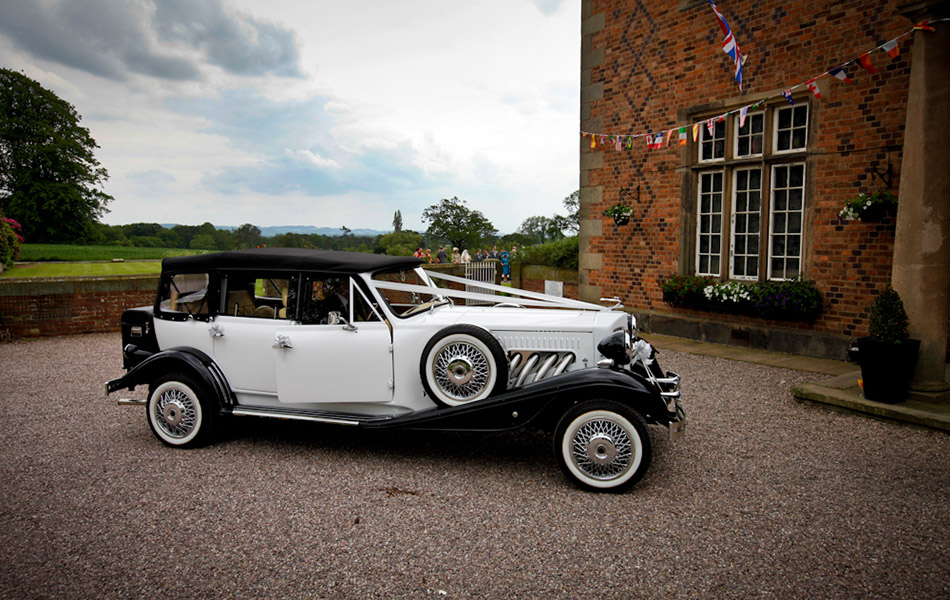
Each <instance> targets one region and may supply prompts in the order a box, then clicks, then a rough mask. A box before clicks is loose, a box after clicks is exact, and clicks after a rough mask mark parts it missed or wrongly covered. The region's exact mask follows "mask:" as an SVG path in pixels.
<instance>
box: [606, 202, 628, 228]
mask: <svg viewBox="0 0 950 600" xmlns="http://www.w3.org/2000/svg"><path fill="white" fill-rule="evenodd" d="M632 214H633V208H631V207H630V206H627V205H626V204H619V203H618V204H614V205H613V206H611V207H610V208H608V209H607V210H605V211H604V216H605V217H610V218H612V219H613V220H614V224H615V225H618V226H621V225H626V224H627V223H629V222H630V215H632Z"/></svg>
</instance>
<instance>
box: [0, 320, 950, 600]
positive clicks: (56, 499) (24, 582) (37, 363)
mask: <svg viewBox="0 0 950 600" xmlns="http://www.w3.org/2000/svg"><path fill="white" fill-rule="evenodd" d="M119 347H120V339H119V336H118V335H112V334H108V335H85V336H75V337H68V338H53V339H41V340H36V341H26V342H18V343H8V344H0V424H2V429H0V458H2V460H0V492H2V499H3V503H2V505H0V565H2V568H0V598H199V597H202V598H203V597H207V598H231V597H233V598H242V599H243V598H311V597H313V598H426V597H435V598H442V597H445V598H509V597H517V598H576V597H581V596H589V597H597V598H638V597H643V598H671V597H673V598H714V597H715V598H753V597H765V598H841V597H850V598H863V597H888V598H947V597H948V596H950V501H948V490H950V436H947V435H946V434H943V433H937V432H932V431H927V430H922V429H916V428H911V427H908V426H903V425H895V424H891V423H884V422H878V421H874V420H870V419H868V418H865V417H860V416H855V415H849V414H841V413H836V412H831V411H829V410H827V409H824V408H818V407H812V406H807V405H802V404H799V403H797V402H796V401H795V400H793V398H792V396H791V394H790V393H789V388H790V387H791V385H792V384H794V383H798V382H801V381H804V380H809V379H816V378H818V376H815V375H809V374H805V373H799V372H795V371H788V370H783V369H777V368H770V367H762V366H756V365H750V364H747V363H738V362H731V361H726V360H722V359H715V358H708V357H703V356H694V355H688V354H677V353H674V352H665V353H664V354H663V355H662V357H661V359H662V361H663V364H664V366H666V367H667V368H670V369H673V370H676V371H678V372H679V373H680V374H681V375H683V380H684V383H683V394H684V404H685V407H686V411H687V415H688V417H689V420H690V425H689V432H688V435H687V437H686V438H685V439H682V440H679V441H676V442H670V441H668V440H667V439H666V438H665V437H664V433H665V429H662V428H660V429H654V441H655V446H654V449H655V453H654V463H653V466H652V467H651V470H650V471H649V472H648V473H647V475H646V477H645V478H644V479H643V480H642V481H641V482H640V483H639V484H638V485H637V486H636V487H634V488H633V489H632V490H631V491H630V492H628V493H626V494H624V495H619V496H618V495H609V494H608V495H604V494H589V493H585V492H582V491H578V490H576V489H575V488H573V487H572V486H571V485H570V484H569V483H568V482H567V480H566V479H564V477H563V476H562V475H561V473H560V472H559V471H558V469H557V466H556V464H555V462H554V458H553V456H552V453H551V448H550V445H551V443H550V440H549V439H548V437H547V436H544V435H542V434H538V433H531V432H517V433H506V434H493V435H477V434H443V433H413V432H384V433H378V432H377V433H367V432H363V431H355V430H352V429H348V428H333V427H328V426H318V425H310V424H303V423H288V422H282V421H268V420H255V419H250V418H239V419H235V426H234V427H233V428H232V429H231V430H230V433H229V435H227V436H225V438H224V439H223V440H221V441H219V442H217V443H215V444H214V445H212V446H210V447H206V448H202V449H197V450H173V449H168V448H166V447H164V446H163V445H162V444H160V443H159V442H158V441H157V440H156V439H155V438H154V437H153V435H152V433H151V432H150V431H149V429H148V426H147V424H146V422H145V414H144V409H142V408H127V407H118V406H116V405H115V403H114V402H115V398H114V397H110V398H109V399H106V398H104V397H103V392H102V384H103V382H104V381H105V380H107V379H110V378H113V377H117V376H119V375H120V374H121V372H122V371H121V368H120V364H121V358H120V353H119ZM137 392H140V390H137ZM139 395H142V394H141V393H140V394H139Z"/></svg>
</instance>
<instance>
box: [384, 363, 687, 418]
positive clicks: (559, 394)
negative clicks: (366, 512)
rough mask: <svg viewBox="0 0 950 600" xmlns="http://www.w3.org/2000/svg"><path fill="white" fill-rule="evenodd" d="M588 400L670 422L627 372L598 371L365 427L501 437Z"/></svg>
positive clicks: (655, 393)
mask: <svg viewBox="0 0 950 600" xmlns="http://www.w3.org/2000/svg"><path fill="white" fill-rule="evenodd" d="M591 398H602V399H605V400H615V401H617V402H620V403H622V404H624V405H626V406H629V407H630V408H632V409H633V410H636V411H637V412H638V413H639V414H640V415H642V416H643V418H644V419H645V420H646V421H647V422H648V423H662V424H667V423H669V422H670V420H671V415H670V412H669V411H668V410H667V407H666V403H665V402H664V401H663V399H662V397H661V396H660V392H659V390H658V389H656V387H655V386H653V385H652V384H650V383H648V382H647V381H646V380H644V379H643V378H642V377H640V376H638V375H635V374H633V373H630V372H629V371H622V370H615V369H600V368H598V369H582V370H578V371H571V372H569V373H565V374H563V375H558V376H557V377H552V378H550V379H545V380H544V381H540V382H538V383H533V384H530V385H527V386H525V387H523V388H518V389H515V390H512V391H509V392H505V393H503V394H500V395H497V396H492V397H490V398H488V399H486V400H479V401H476V402H471V403H468V404H462V405H460V406H455V407H451V408H440V409H436V410H431V411H427V412H423V413H415V414H411V415H407V416H404V417H397V418H395V419H387V420H381V421H372V422H369V423H367V424H366V427H369V428H391V427H400V428H405V429H436V430H443V431H506V430H509V429H517V428H519V427H525V426H527V425H534V426H538V427H540V428H543V429H549V428H552V427H553V426H554V424H555V423H556V422H557V420H558V419H559V418H560V416H561V415H563V414H564V413H565V412H566V411H567V410H569V409H570V408H571V407H572V406H574V405H575V404H577V403H578V402H581V401H584V400H589V399H591Z"/></svg>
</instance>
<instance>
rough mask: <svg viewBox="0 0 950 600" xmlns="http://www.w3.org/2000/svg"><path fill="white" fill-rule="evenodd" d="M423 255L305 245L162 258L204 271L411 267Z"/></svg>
mask: <svg viewBox="0 0 950 600" xmlns="http://www.w3.org/2000/svg"><path fill="white" fill-rule="evenodd" d="M420 264H422V259H420V258H413V257H411V256H387V255H385V254H366V253H364V252H341V251H339V250H308V249H304V248H251V249H250V250H235V251H233V252H215V253H213V254H195V255H193V256H172V257H169V258H166V259H164V260H162V271H204V270H210V269H275V270H281V271H323V272H329V273H362V272H364V271H370V272H375V271H382V270H388V269H411V268H413V267H417V266H419V265H420Z"/></svg>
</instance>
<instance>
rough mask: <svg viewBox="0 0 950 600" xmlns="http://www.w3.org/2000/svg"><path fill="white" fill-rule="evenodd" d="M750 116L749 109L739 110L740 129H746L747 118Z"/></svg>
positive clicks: (745, 107)
mask: <svg viewBox="0 0 950 600" xmlns="http://www.w3.org/2000/svg"><path fill="white" fill-rule="evenodd" d="M748 114H749V107H748V106H743V107H742V108H740V109H739V129H742V128H743V127H745V118H746V115H748Z"/></svg>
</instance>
